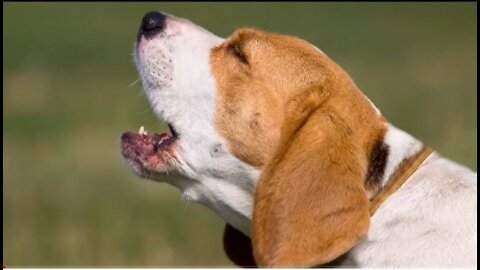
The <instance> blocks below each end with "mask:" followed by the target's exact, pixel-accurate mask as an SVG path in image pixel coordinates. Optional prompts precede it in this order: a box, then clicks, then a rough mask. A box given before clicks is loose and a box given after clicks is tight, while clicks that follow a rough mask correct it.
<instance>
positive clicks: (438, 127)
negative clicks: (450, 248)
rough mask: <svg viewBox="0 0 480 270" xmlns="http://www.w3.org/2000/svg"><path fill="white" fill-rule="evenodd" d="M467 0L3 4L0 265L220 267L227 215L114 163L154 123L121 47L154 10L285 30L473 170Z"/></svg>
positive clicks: (220, 29) (222, 26)
mask: <svg viewBox="0 0 480 270" xmlns="http://www.w3.org/2000/svg"><path fill="white" fill-rule="evenodd" d="M476 9H477V4H476V3H423V4H421V3H403V4H401V3H368V4H352V3H348V4H342V3H171V4H168V3H138V4H137V3H100V4H97V3H72V4H67V3H3V146H4V148H3V236H4V237H3V262H4V264H6V265H7V266H157V267H162V266H165V267H167V266H232V264H231V263H230V262H229V261H228V260H227V259H226V257H225V256H224V253H223V250H222V244H221V237H222V232H223V226H224V222H223V221H222V220H221V219H220V218H219V217H217V216H215V215H214V214H213V213H212V212H211V211H210V210H208V209H207V208H205V207H203V206H199V205H194V204H191V205H186V204H185V203H184V202H183V201H182V200H181V199H180V193H179V192H178V191H177V190H176V189H174V188H173V187H170V186H168V185H166V184H159V183H153V182H148V181H146V180H140V179H139V178H137V177H135V176H134V175H133V173H131V172H130V171H129V169H128V168H127V166H126V165H124V164H123V161H122V160H121V158H120V154H119V137H120V135H121V133H122V132H123V131H126V130H138V127H139V126H141V125H144V126H145V127H146V128H147V129H148V130H149V131H157V132H158V131H162V130H163V129H164V128H165V127H164V126H163V125H162V124H161V123H159V122H158V121H157V120H156V119H155V117H154V116H153V113H152V112H151V111H150V109H149V105H148V104H147V101H146V98H145V97H144V96H143V93H142V90H141V83H138V82H137V83H135V82H136V81H137V73H136V70H135V68H134V65H133V60H132V52H133V44H134V41H135V37H136V33H137V29H138V26H139V24H140V20H141V18H142V16H143V14H144V13H145V12H146V11H149V10H163V11H166V12H168V13H172V14H175V15H177V16H180V17H186V18H189V19H190V20H192V21H193V22H196V23H197V24H200V25H202V26H204V27H205V28H207V29H209V30H211V31H212V32H214V33H216V34H217V35H220V36H228V35H229V34H230V33H231V32H232V31H234V29H236V28H238V27H242V26H253V27H257V28H261V29H264V30H268V31H273V32H280V33H285V34H291V35H296V36H299V37H301V38H304V39H307V40H308V41H310V42H311V43H313V44H314V45H316V46H318V47H319V48H320V49H321V50H323V51H324V52H325V53H326V54H328V55H329V56H330V57H331V58H333V59H334V60H335V61H337V62H338V63H339V64H340V65H341V66H343V67H344V68H345V69H346V70H347V71H348V72H349V73H350V75H351V76H352V77H353V79H354V80H355V81H356V83H357V84H358V86H359V87H360V89H362V90H363V92H364V93H365V94H366V95H367V96H368V97H369V98H370V99H371V100H372V101H373V102H374V103H375V104H376V106H377V107H378V108H379V109H380V110H381V111H382V113H383V114H384V115H385V116H386V117H387V118H388V119H389V120H390V121H391V122H392V123H394V124H395V125H396V126H398V127H400V128H402V129H404V130H406V131H408V132H410V133H411V134H413V135H414V136H416V137H417V138H419V139H421V140H423V141H424V142H425V143H427V144H428V145H430V146H433V147H434V148H435V149H436V150H438V151H439V152H440V153H441V154H443V155H445V156H447V157H449V158H451V159H453V160H455V161H457V162H459V163H463V164H465V165H467V166H468V167H470V168H472V169H474V170H476V169H477V165H476V161H477V158H476V155H477V150H476V148H477V142H476V135H477V127H476V120H477V119H476V110H477V104H476V96H477V90H476V89H477V84H476V81H477V78H476V74H477V68H476V64H477V62H476V59H477V50H476V49H477V35H476V30H477V29H476V22H477V11H476Z"/></svg>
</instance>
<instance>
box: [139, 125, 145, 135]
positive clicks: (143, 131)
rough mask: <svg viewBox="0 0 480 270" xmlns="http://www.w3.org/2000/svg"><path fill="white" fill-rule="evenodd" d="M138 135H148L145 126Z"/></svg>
mask: <svg viewBox="0 0 480 270" xmlns="http://www.w3.org/2000/svg"><path fill="white" fill-rule="evenodd" d="M138 134H140V135H147V131H146V130H145V128H144V127H143V126H141V127H140V129H139V130H138Z"/></svg>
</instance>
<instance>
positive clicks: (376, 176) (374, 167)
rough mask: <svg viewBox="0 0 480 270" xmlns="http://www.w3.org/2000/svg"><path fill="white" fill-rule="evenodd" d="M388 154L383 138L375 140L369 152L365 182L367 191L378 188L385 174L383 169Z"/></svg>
mask: <svg viewBox="0 0 480 270" xmlns="http://www.w3.org/2000/svg"><path fill="white" fill-rule="evenodd" d="M388 154H389V147H388V145H386V144H385V143H383V137H382V138H380V139H377V140H376V141H375V144H374V145H373V147H372V151H371V152H370V160H369V165H368V171H367V180H366V182H365V187H366V188H367V190H374V191H376V190H377V189H378V188H380V185H381V181H382V177H383V175H384V173H385V167H386V165H387V157H388Z"/></svg>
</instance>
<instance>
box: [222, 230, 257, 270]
mask: <svg viewBox="0 0 480 270" xmlns="http://www.w3.org/2000/svg"><path fill="white" fill-rule="evenodd" d="M223 249H224V250H225V253H226V254H227V256H228V258H229V259H230V260H231V261H232V262H234V263H235V264H236V265H238V266H241V267H255V266H257V264H256V263H255V259H254V258H253V248H252V241H251V240H250V237H248V236H246V235H244V234H243V233H242V232H240V231H239V230H237V229H235V228H234V227H233V226H231V225H230V224H228V223H227V224H226V226H225V231H224V232H223Z"/></svg>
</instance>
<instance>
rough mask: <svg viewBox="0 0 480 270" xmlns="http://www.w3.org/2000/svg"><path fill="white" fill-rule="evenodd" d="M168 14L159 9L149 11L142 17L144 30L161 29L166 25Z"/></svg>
mask: <svg viewBox="0 0 480 270" xmlns="http://www.w3.org/2000/svg"><path fill="white" fill-rule="evenodd" d="M165 19H166V16H165V15H164V14H162V13H160V12H158V11H150V12H147V13H146V14H145V15H144V16H143V19H142V25H141V29H142V30H143V31H144V32H149V31H152V30H158V31H161V30H163V28H164V27H165Z"/></svg>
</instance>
